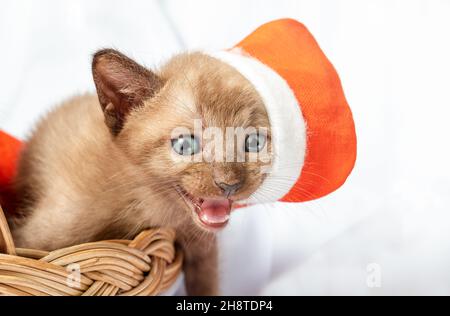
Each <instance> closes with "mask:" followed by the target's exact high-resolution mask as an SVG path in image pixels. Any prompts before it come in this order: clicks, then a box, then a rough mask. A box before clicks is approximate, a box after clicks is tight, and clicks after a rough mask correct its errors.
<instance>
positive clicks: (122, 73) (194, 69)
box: [13, 49, 271, 295]
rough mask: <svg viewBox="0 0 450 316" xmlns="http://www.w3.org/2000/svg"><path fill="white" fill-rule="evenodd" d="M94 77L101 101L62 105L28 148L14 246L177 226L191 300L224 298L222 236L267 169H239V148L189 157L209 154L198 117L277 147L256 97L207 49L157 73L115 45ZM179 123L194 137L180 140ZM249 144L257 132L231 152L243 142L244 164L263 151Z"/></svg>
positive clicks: (91, 98)
mask: <svg viewBox="0 0 450 316" xmlns="http://www.w3.org/2000/svg"><path fill="white" fill-rule="evenodd" d="M92 70H93V77H94V81H95V86H96V88H97V95H83V96H78V97H75V98H72V99H70V100H68V101H66V102H65V103H63V104H62V105H61V106H60V107H58V108H56V109H55V110H54V111H53V112H51V113H50V114H49V115H48V116H47V117H46V118H44V119H43V120H42V121H41V122H40V123H39V124H38V126H37V128H36V130H35V132H34V133H33V135H32V136H31V138H30V139H29V140H28V142H27V144H26V147H25V150H24V152H23V155H22V157H21V161H20V164H19V172H18V177H17V183H16V188H17V192H18V194H19V199H20V202H21V204H20V206H19V207H18V214H19V215H20V216H19V218H18V219H17V220H15V223H14V225H13V226H14V228H13V234H14V237H15V241H16V243H17V246H18V247H29V248H37V249H46V250H53V249H57V248H61V247H66V246H70V245H74V244H79V243H84V242H89V241H96V240H103V239H112V238H132V237H133V236H134V235H136V234H137V233H138V232H140V231H141V230H144V229H146V228H150V227H158V226H169V227H174V228H175V229H176V231H177V238H178V240H177V241H178V243H179V244H180V246H181V247H182V248H183V250H184V253H185V266H184V271H185V276H186V289H187V292H188V294H190V295H214V294H218V276H217V264H218V262H217V252H218V250H217V245H216V239H215V234H214V233H215V232H216V231H217V230H218V229H220V228H222V227H224V226H225V225H226V224H227V222H228V216H229V215H230V212H231V210H232V209H233V208H234V206H235V205H236V204H237V203H239V201H245V199H247V198H248V197H249V196H250V195H251V194H252V193H253V192H254V191H256V189H257V188H258V187H259V186H260V185H261V183H262V181H263V180H264V177H265V175H264V172H263V171H262V170H264V168H262V166H263V163H262V162H261V161H259V160H258V161H249V160H245V161H243V162H238V161H237V158H238V155H239V153H241V154H242V150H236V153H235V155H234V156H233V157H234V158H236V159H235V160H234V161H232V162H224V161H221V160H220V159H209V160H208V161H205V159H202V160H200V161H193V160H192V159H190V160H189V159H186V158H189V157H190V158H194V157H197V156H198V155H201V154H202V152H201V151H202V146H203V145H202V138H201V137H199V136H198V135H195V134H194V122H195V121H197V122H199V121H200V122H201V123H202V128H203V129H205V128H207V127H217V128H219V129H220V130H222V131H225V129H226V127H244V128H246V127H250V126H252V127H256V128H260V127H263V128H265V130H267V134H266V135H264V137H265V138H263V139H259V138H257V139H256V144H257V145H258V146H259V145H261V144H262V145H263V146H265V147H266V148H269V149H270V147H271V142H270V128H269V119H268V116H267V113H266V110H265V108H264V105H263V102H262V100H261V99H260V96H259V95H258V93H257V92H256V90H255V89H254V88H253V86H252V85H251V84H250V82H249V81H247V80H246V79H245V78H244V77H243V76H242V75H240V74H239V73H238V72H237V71H236V70H235V69H233V68H232V67H230V66H228V65H226V64H224V63H222V62H221V61H219V60H217V59H215V58H213V57H210V56H208V55H205V54H202V53H189V54H182V55H178V56H176V57H174V58H172V59H171V60H170V61H169V62H168V63H167V64H166V65H165V66H164V67H162V69H161V70H160V71H158V72H152V71H150V70H148V69H146V68H144V67H143V66H141V65H139V64H137V63H136V62H135V61H133V60H131V59H129V58H128V57H126V56H124V55H123V54H121V53H120V52H118V51H115V50H110V49H107V50H102V51H99V52H97V53H96V54H95V55H94V58H93V63H92ZM180 127H183V128H185V129H186V130H188V131H191V132H190V133H189V134H188V135H186V134H180V135H177V134H175V137H174V136H173V131H174V130H176V129H177V128H180ZM250 137H253V140H252V139H251V138H250ZM256 137H259V136H258V135H257V136H256ZM249 142H250V143H252V142H253V145H255V135H247V136H246V138H245V140H244V141H242V140H241V143H239V140H238V141H237V143H236V144H235V145H233V146H235V147H236V148H238V149H239V148H244V147H245V148H246V149H247V150H246V152H244V154H245V155H246V157H247V158H248V156H249V155H251V154H252V151H253V152H255V150H248V149H249V148H247V147H248V146H253V145H252V144H249ZM227 146H228V145H227ZM199 149H200V152H199ZM250 149H251V148H250ZM256 151H257V150H256ZM267 155H269V156H270V150H268V153H267ZM174 157H175V158H176V157H178V158H180V159H175V158H174ZM214 158H217V157H214ZM183 159H185V160H183ZM194 160H195V159H194Z"/></svg>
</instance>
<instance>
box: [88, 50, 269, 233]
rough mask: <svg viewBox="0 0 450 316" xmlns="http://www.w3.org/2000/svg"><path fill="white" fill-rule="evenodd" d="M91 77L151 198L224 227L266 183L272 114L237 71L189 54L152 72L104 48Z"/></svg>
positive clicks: (206, 223)
mask: <svg viewBox="0 0 450 316" xmlns="http://www.w3.org/2000/svg"><path fill="white" fill-rule="evenodd" d="M93 75H94V80H95V84H96V87H97V92H98V97H99V101H100V104H101V106H102V109H103V112H104V114H105V122H106V125H107V126H108V128H109V129H110V131H111V134H112V137H113V139H114V141H115V142H116V143H117V145H118V146H119V147H120V148H121V149H122V150H123V151H124V153H125V154H126V155H127V156H128V157H129V160H130V162H131V163H133V164H134V165H135V166H137V167H138V168H140V170H141V172H142V175H143V177H146V178H148V185H149V194H154V195H157V196H158V198H159V199H161V198H164V199H167V200H169V201H173V204H174V206H175V208H177V209H182V210H183V212H184V214H189V215H190V216H191V217H192V219H193V220H194V222H195V223H196V224H197V225H199V226H200V227H202V228H205V229H208V230H214V229H217V228H221V227H223V226H224V225H225V224H226V223H227V222H228V218H229V215H230V212H231V210H232V208H233V206H235V205H238V204H239V203H245V200H246V199H248V198H249V197H250V196H251V195H252V194H253V193H254V192H255V191H256V190H257V189H258V188H259V186H260V185H261V184H262V182H263V180H264V178H265V175H266V171H267V169H268V167H269V166H270V162H271V152H272V151H271V146H272V144H271V135H270V124H269V119H268V115H267V113H266V110H265V107H264V104H263V102H262V100H261V98H260V96H259V95H258V93H257V92H256V90H255V89H254V88H253V86H252V85H251V84H250V82H249V81H247V80H246V79H245V78H244V77H243V76H242V75H240V74H239V73H238V72H237V71H236V70H235V69H233V68H232V67H230V66H228V65H226V64H224V63H222V62H221V61H219V60H217V59H215V58H213V57H209V56H207V55H204V54H201V53H192V54H183V55H179V56H176V57H175V58H173V59H172V60H171V61H170V62H169V63H168V64H166V65H165V66H164V67H163V68H162V70H161V71H159V72H158V73H155V72H152V71H150V70H148V69H146V68H144V67H142V66H140V65H139V64H137V63H136V62H134V61H133V60H131V59H129V58H127V57H126V56H124V55H123V54H121V53H119V52H117V51H114V50H102V51H100V52H98V53H97V54H95V56H94V60H93ZM150 192H151V193H150Z"/></svg>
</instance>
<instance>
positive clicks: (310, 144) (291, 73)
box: [211, 19, 356, 203]
mask: <svg viewBox="0 0 450 316" xmlns="http://www.w3.org/2000/svg"><path fill="white" fill-rule="evenodd" d="M211 55H212V56H213V57H216V58H218V59H220V60H222V61H223V62H225V63H227V64H229V65H231V66H232V67H234V68H235V69H236V70H238V71H239V72H240V73H241V74H242V75H243V76H244V77H246V78H247V79H248V80H249V81H250V82H251V83H252V84H253V85H254V87H255V89H256V90H257V91H258V93H259V94H260V95H261V98H262V100H263V101H264V103H265V106H266V109H267V113H268V115H269V119H270V124H271V133H272V145H273V151H274V158H273V161H272V168H271V171H270V173H269V174H268V175H267V178H266V179H265V180H264V183H263V184H262V186H261V188H260V189H259V190H258V191H257V192H255V194H254V195H253V196H252V198H251V199H250V200H249V203H252V202H256V201H258V202H261V201H268V202H269V201H277V200H279V201H285V202H303V201H308V200H313V199H317V198H320V197H323V196H325V195H327V194H329V193H331V192H333V191H334V190H336V189H337V188H339V187H340V186H341V185H342V184H343V183H344V182H345V180H346V179H347V177H348V176H349V174H350V172H351V170H352V169H353V166H354V164H355V159H356V134H355V127H354V122H353V117H352V113H351V111H350V108H349V106H348V104H347V101H346V99H345V96H344V92H343V90H342V86H341V82H340V79H339V76H338V74H337V73H336V70H335V69H334V67H333V65H332V64H331V63H330V62H329V60H328V59H327V57H326V56H325V54H324V53H323V52H322V50H321V49H320V47H319V45H318V44H317V42H316V40H315V39H314V37H313V36H312V35H311V33H310V32H309V31H308V30H307V29H306V27H305V26H304V25H302V24H301V23H299V22H297V21H295V20H292V19H283V20H277V21H273V22H269V23H267V24H264V25H263V26H261V27H259V28H258V29H257V30H256V31H254V32H253V33H252V34H250V35H249V36H248V37H247V38H245V39H244V40H243V41H242V42H240V43H239V44H238V45H236V47H234V48H233V49H231V50H227V51H221V52H217V53H212V54H211Z"/></svg>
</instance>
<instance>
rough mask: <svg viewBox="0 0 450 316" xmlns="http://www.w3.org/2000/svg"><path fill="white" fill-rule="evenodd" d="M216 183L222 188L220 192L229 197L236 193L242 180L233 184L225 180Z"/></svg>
mask: <svg viewBox="0 0 450 316" xmlns="http://www.w3.org/2000/svg"><path fill="white" fill-rule="evenodd" d="M216 185H217V186H218V187H219V188H220V189H221V190H222V192H223V193H224V194H225V195H226V196H227V197H229V196H230V195H233V194H235V193H236V191H237V190H239V189H240V188H241V187H242V182H236V183H233V184H230V183H225V182H219V183H217V182H216Z"/></svg>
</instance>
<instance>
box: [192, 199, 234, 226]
mask: <svg viewBox="0 0 450 316" xmlns="http://www.w3.org/2000/svg"><path fill="white" fill-rule="evenodd" d="M231 205H232V203H231V201H230V200H228V199H205V200H204V201H203V203H202V205H201V207H200V210H199V214H198V215H199V217H200V220H201V221H202V222H203V223H204V224H206V225H208V226H223V225H224V224H226V223H227V222H228V219H229V218H230V213H231Z"/></svg>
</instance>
